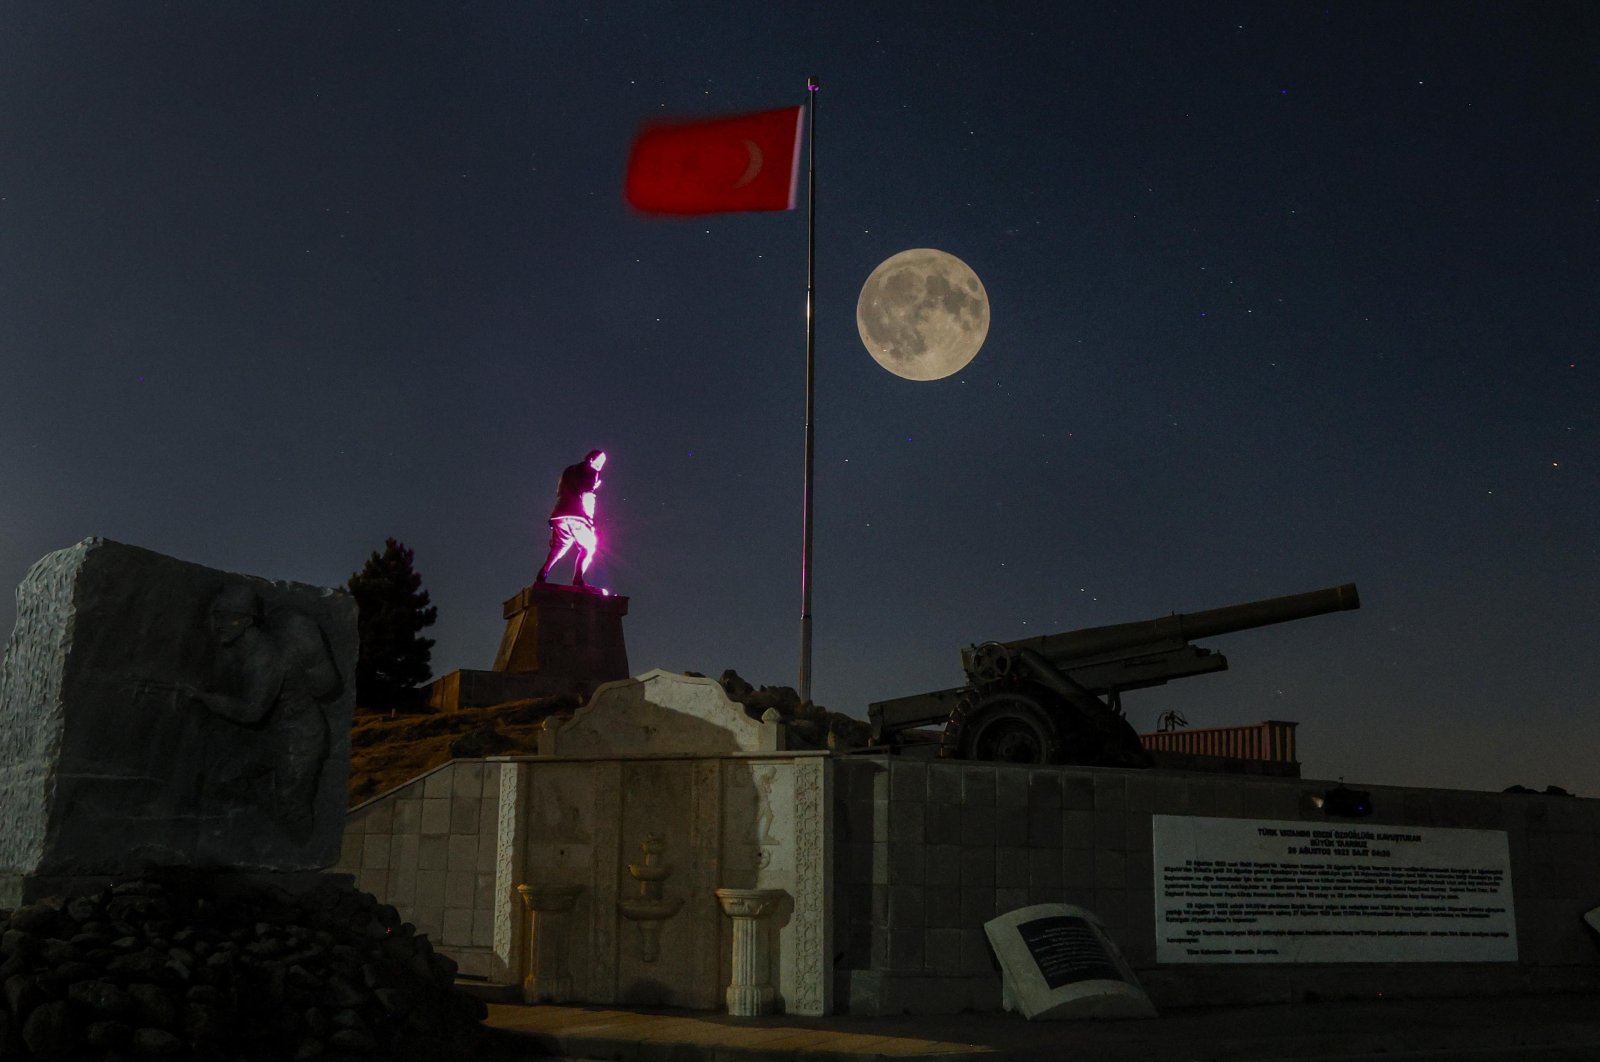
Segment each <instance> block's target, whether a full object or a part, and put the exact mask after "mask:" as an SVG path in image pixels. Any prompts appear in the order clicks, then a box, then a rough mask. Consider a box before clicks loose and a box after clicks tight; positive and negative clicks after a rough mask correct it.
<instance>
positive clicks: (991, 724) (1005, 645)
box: [867, 583, 1361, 767]
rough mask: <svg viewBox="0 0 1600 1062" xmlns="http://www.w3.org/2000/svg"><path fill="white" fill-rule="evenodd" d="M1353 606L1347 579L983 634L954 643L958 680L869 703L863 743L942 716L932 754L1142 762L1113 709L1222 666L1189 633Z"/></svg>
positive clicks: (1146, 761) (886, 740) (890, 739)
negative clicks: (1128, 695) (1122, 616)
mask: <svg viewBox="0 0 1600 1062" xmlns="http://www.w3.org/2000/svg"><path fill="white" fill-rule="evenodd" d="M1360 607H1361V600H1360V598H1359V597H1358V596H1357V594H1356V587H1355V584H1354V583H1346V584H1344V585H1343V586H1335V587H1329V588H1328V589H1326V590H1313V591H1311V592H1310V593H1305V594H1291V595H1289V596H1287V597H1274V598H1268V599H1266V600H1263V601H1248V602H1245V603H1244V604H1240V605H1228V606H1226V607H1224V608H1214V609H1209V610H1207V611H1204V612H1191V613H1189V614H1187V615H1180V614H1178V613H1174V614H1172V615H1170V616H1161V617H1158V618H1156V619H1149V620H1140V621H1138V622H1135V623H1117V624H1112V625H1110V626H1106V627H1085V628H1083V629H1082V630H1076V631H1067V632H1065V633H1063V634H1047V635H1043V636H1040V637H1036V638H1021V639H1018V640H1017V641H1013V642H984V643H982V644H980V645H973V646H968V647H967V648H966V649H963V650H962V651H961V667H962V669H963V670H964V671H965V672H966V673H967V685H965V686H961V687H958V688H956V689H949V690H936V691H934V692H932V693H921V694H916V695H914V696H911V697H897V698H895V699H893V700H887V701H878V702H876V703H874V704H872V705H870V706H869V707H868V709H867V714H868V716H869V718H870V719H871V721H872V743H873V744H874V745H889V746H894V745H899V744H901V743H902V742H903V741H904V740H905V739H906V738H907V736H908V732H909V731H912V730H914V729H916V728H918V727H931V726H936V725H938V724H940V723H943V724H944V731H943V733H942V734H941V736H940V739H939V755H940V756H942V757H949V758H955V759H970V760H1000V761H1002V762H1007V763H1076V764H1090V765H1097V766H1106V767H1148V766H1149V765H1150V756H1149V754H1148V753H1147V752H1146V751H1145V750H1144V747H1143V745H1141V744H1140V742H1139V736H1138V734H1136V733H1135V732H1134V730H1133V727H1131V726H1129V725H1128V721H1127V719H1125V718H1124V717H1123V714H1122V694H1123V692H1124V691H1126V690H1137V689H1145V688H1147V687H1150V686H1161V685H1165V684H1166V683H1167V682H1169V681H1171V680H1172V679H1176V678H1188V677H1190V676H1191V675H1204V674H1209V673H1210V672H1213V671H1225V670H1227V667H1228V660H1227V657H1225V656H1223V655H1222V654H1221V653H1217V652H1214V651H1212V650H1210V649H1206V648H1203V647H1201V646H1198V645H1191V644H1189V643H1190V640H1191V639H1193V638H1206V637H1210V636H1212V635H1217V634H1230V633H1232V632H1234V631H1243V630H1249V629H1251V628H1254V627H1267V626H1271V625H1272V624H1275V623H1288V622H1289V621H1291V620H1297V619H1305V618H1307V617H1310V616H1319V615H1322V614H1323V613H1325V612H1340V611H1343V610H1345V609H1354V608H1360Z"/></svg>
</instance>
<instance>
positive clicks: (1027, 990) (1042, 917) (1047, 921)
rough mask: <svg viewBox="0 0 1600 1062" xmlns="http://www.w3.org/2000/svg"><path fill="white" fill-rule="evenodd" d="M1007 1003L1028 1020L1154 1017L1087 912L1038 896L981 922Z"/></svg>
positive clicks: (1136, 983) (1125, 966)
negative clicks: (1042, 900) (1036, 900)
mask: <svg viewBox="0 0 1600 1062" xmlns="http://www.w3.org/2000/svg"><path fill="white" fill-rule="evenodd" d="M983 931H984V933H986V934H987V935H988V937H989V944H990V946H991V947H993V948H994V953H995V957H996V958H997V959H999V960H1000V970H1001V975H1002V977H1003V979H1004V980H1003V982H1002V997H1003V999H1004V1001H1005V1007H1006V1009H1007V1010H1020V1011H1021V1012H1022V1016H1023V1017H1025V1018H1027V1019H1028V1020H1029V1021H1046V1020H1051V1019H1063V1018H1153V1017H1155V1016H1156V1009H1155V1006H1154V1005H1153V1004H1152V1003H1151V1002H1150V997H1149V996H1147V995H1145V991H1144V989H1143V988H1141V987H1140V986H1139V980H1138V978H1137V977H1135V976H1134V973H1133V969H1132V968H1131V967H1130V966H1129V965H1128V964H1127V962H1126V961H1125V960H1124V959H1123V958H1122V953H1121V952H1119V951H1118V950H1117V946H1116V945H1115V944H1114V943H1112V941H1111V938H1110V937H1109V936H1108V935H1107V934H1106V930H1105V926H1104V925H1102V924H1101V922H1100V920H1099V919H1098V918H1096V917H1095V916H1094V915H1093V914H1092V913H1091V912H1089V911H1086V910H1084V909H1083V908H1082V907H1074V906H1072V905H1071V904H1065V903H1041V904H1034V905H1033V906H1032V907H1021V908H1018V909H1017V910H1015V911H1009V912H1007V913H1006V914H1003V915H1001V916H1000V917H999V918H996V919H993V920H991V921H989V922H985V923H984V926H983Z"/></svg>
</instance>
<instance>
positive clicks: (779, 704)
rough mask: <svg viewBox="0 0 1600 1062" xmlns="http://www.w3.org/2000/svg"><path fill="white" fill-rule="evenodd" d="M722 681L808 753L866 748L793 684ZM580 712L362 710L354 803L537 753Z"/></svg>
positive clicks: (517, 707)
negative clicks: (554, 723) (467, 763)
mask: <svg viewBox="0 0 1600 1062" xmlns="http://www.w3.org/2000/svg"><path fill="white" fill-rule="evenodd" d="M719 681H720V682H721V684H722V688H723V689H724V690H725V691H726V692H727V694H728V696H729V698H730V699H732V700H734V701H737V702H739V703H740V704H742V705H744V709H745V712H746V714H748V715H749V716H750V717H751V718H752V719H760V718H761V717H762V715H763V714H765V713H766V711H767V710H768V709H775V710H776V711H777V712H778V714H779V715H780V716H782V717H783V719H784V720H785V721H786V722H787V723H789V724H790V734H791V736H792V738H794V739H795V740H797V741H798V742H799V743H800V744H801V745H802V746H803V747H810V748H830V747H832V748H837V747H857V746H860V745H864V744H866V734H867V724H866V723H865V722H863V721H862V720H859V719H853V718H851V717H849V716H846V715H841V714H839V713H838V712H830V711H828V710H827V709H826V708H822V707H820V706H818V705H813V704H810V703H805V704H802V703H801V701H800V698H799V697H798V696H797V695H796V694H795V691H794V690H793V689H791V688H790V687H788V686H760V687H756V686H752V685H751V684H750V683H748V682H746V681H744V680H743V679H742V678H740V677H739V676H738V674H737V673H735V672H733V671H724V672H723V673H722V677H721V678H720V679H719ZM577 708H578V701H577V699H576V698H573V697H544V698H535V699H533V700H526V701H513V702H511V703H509V704H502V705H497V706H495V707H493V708H471V709H467V710H464V711H460V712H447V713H436V714H427V715H405V714H399V713H396V714H393V715H390V714H384V713H374V712H359V713H358V714H357V715H356V721H355V726H354V728H353V729H352V731H351V734H350V744H351V755H350V804H351V806H354V805H356V804H359V803H361V802H363V801H366V800H370V799H372V798H373V797H375V796H378V795H380V794H382V793H387V792H388V791H389V790H391V789H395V788H397V787H399V786H402V785H404V784H406V783H407V782H409V781H411V780H412V779H413V778H416V777H417V776H418V775H420V774H422V773H423V772H425V771H428V770H431V769H432V768H434V767H437V766H439V765H440V764H442V763H447V762H449V761H450V760H451V759H452V758H470V757H477V756H501V755H517V754H532V753H534V752H536V751H537V750H538V746H539V730H540V728H541V727H542V726H543V725H544V720H545V719H547V718H548V717H550V716H552V715H560V714H569V715H570V714H571V713H572V712H574V711H576V710H577Z"/></svg>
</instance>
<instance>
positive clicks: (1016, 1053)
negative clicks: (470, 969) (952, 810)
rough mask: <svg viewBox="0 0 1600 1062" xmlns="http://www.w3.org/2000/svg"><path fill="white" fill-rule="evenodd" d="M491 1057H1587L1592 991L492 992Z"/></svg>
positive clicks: (759, 1061) (1599, 1054) (833, 1061)
mask: <svg viewBox="0 0 1600 1062" xmlns="http://www.w3.org/2000/svg"><path fill="white" fill-rule="evenodd" d="M489 1024H490V1025H491V1026H492V1027H494V1028H496V1029H498V1030H501V1033H500V1034H499V1035H498V1037H497V1039H498V1040H499V1041H500V1042H501V1044H502V1048H503V1051H504V1054H503V1055H500V1056H498V1057H503V1058H505V1059H524V1060H531V1059H537V1058H567V1059H615V1060H621V1062H857V1060H865V1059H882V1060H884V1062H909V1060H914V1059H915V1060H927V1062H1010V1060H1016V1062H1034V1060H1039V1062H1043V1060H1054V1059H1072V1060H1084V1062H1088V1060H1093V1062H1198V1060H1217V1062H1222V1060H1240V1062H1246V1060H1248V1062H1267V1060H1272V1059H1298V1060H1311V1059H1317V1060H1321V1062H1334V1060H1340V1059H1344V1060H1349V1059H1370V1058H1376V1057H1381V1058H1383V1059H1384V1060H1385V1062H1398V1060H1401V1059H1417V1060H1423V1059H1428V1060H1439V1059H1453V1058H1460V1059H1463V1060H1488V1059H1503V1060H1511V1059H1516V1060H1518V1062H1555V1060H1561V1062H1578V1060H1600V997H1595V996H1541V997H1534V998H1509V999H1507V998H1497V999H1448V1000H1406V1001H1384V1000H1375V1001H1361V1002H1345V1003H1303V1004H1291V1005H1283V1006H1255V1007H1207V1008H1196V1009H1191V1010H1182V1011H1172V1012H1170V1013H1167V1014H1164V1015H1163V1016H1162V1017H1160V1018H1157V1019H1154V1020H1151V1021H1128V1022H1037V1023H1034V1022H1027V1021H1024V1020H1022V1019H1021V1018H1020V1017H1017V1016H1015V1015H1003V1014H956V1015H934V1016H929V1015H904V1016H898V1017H884V1018H865V1017H851V1016H848V1015H838V1016H834V1017H828V1018H797V1017H790V1016H785V1015H775V1016H771V1017H764V1018H746V1019H735V1018H730V1017H728V1016H727V1015H726V1014H705V1013H697V1012H687V1011H659V1010H653V1011H645V1010H621V1009H611V1008H602V1007H577V1006H567V1007H561V1006H548V1005H546V1006H536V1007H524V1006H513V1005H509V1004H495V1005H491V1006H490V1007H489Z"/></svg>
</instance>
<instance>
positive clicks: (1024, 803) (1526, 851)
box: [833, 757, 1600, 1013]
mask: <svg viewBox="0 0 1600 1062" xmlns="http://www.w3.org/2000/svg"><path fill="white" fill-rule="evenodd" d="M1331 784H1332V783H1329V782H1318V781H1312V780H1302V779H1277V778H1233V777H1222V778H1219V777H1217V776H1216V775H1204V774H1194V773H1167V772H1148V771H1128V770H1114V769H1095V768H1071V767H1059V768H1026V767H998V766H992V765H985V764H963V763H938V762H934V763H930V762H927V761H916V760H910V759H899V758H887V757H847V758H843V759H840V760H836V761H835V793H836V798H835V802H834V807H833V814H834V838H835V845H836V847H835V850H834V866H835V877H834V881H835V886H834V912H835V923H834V935H835V941H836V944H835V947H836V950H837V951H838V952H839V953H840V954H841V955H842V959H841V961H840V963H839V964H838V966H837V968H836V969H837V981H836V985H835V998H836V999H837V1000H838V1006H839V1009H842V1010H849V1011H852V1012H859V1013H897V1012H901V1011H913V1012H916V1011H921V1012H946V1013H953V1012H956V1011H960V1010H963V1009H969V1008H970V1009H977V1010H992V1009H997V1008H998V1007H999V1005H1000V979H999V975H998V973H997V972H996V971H995V969H994V968H993V966H992V965H991V963H992V960H991V958H990V955H989V951H988V947H987V944H986V942H985V939H984V934H983V928H982V926H983V923H984V922H985V921H986V920H988V919H989V918H992V917H994V916H995V915H996V914H999V913H1003V912H1005V911H1008V910H1011V909H1013V908H1016V907H1021V906H1024V905H1027V904H1033V903H1048V902H1064V903H1072V904H1078V905H1080V906H1083V907H1087V908H1089V909H1090V910H1092V911H1094V912H1096V913H1097V914H1098V915H1099V916H1100V918H1101V919H1102V920H1103V921H1104V922H1105V925H1106V927H1107V929H1108V931H1109V932H1110V934H1111V936H1112V937H1113V939H1115V940H1116V942H1117V943H1118V945H1119V946H1120V947H1121V949H1122V951H1123V954H1124V955H1125V956H1126V957H1127V959H1128V960H1129V962H1130V963H1131V964H1132V965H1133V967H1134V968H1135V969H1136V970H1137V972H1138V974H1139V977H1140V978H1141V980H1142V981H1143V983H1144V985H1145V987H1146V988H1147V989H1149V991H1150V993H1151V995H1152V997H1153V998H1154V999H1155V1000H1156V1002H1157V1004H1158V1005H1164V1006H1175V1005H1188V1004H1202V1003H1253V1002H1288V1001H1292V1000H1299V999H1305V998H1308V997H1313V996H1323V997H1340V996H1357V997H1361V996H1375V995H1378V994H1380V993H1381V994H1383V995H1391V996H1396V995H1420V994H1427V995H1460V994H1498V993H1514V992H1541V991H1571V990H1592V989H1595V988H1600V948H1597V947H1596V946H1595V941H1594V940H1592V939H1591V934H1588V933H1587V932H1586V931H1585V930H1584V929H1583V927H1582V925H1581V924H1580V919H1581V915H1582V913H1583V912H1584V911H1585V910H1587V909H1589V908H1592V907H1594V906H1595V905H1596V904H1597V903H1600V801H1595V800H1581V799H1576V798H1568V797H1547V796H1529V795H1502V794H1496V793H1473V792H1459V791H1450V790H1428V789H1405V788H1390V787H1383V788H1375V789H1372V790H1371V795H1372V802H1373V806H1374V809H1375V810H1374V813H1373V815H1372V816H1371V817H1370V818H1368V819H1361V820H1357V821H1359V822H1361V823H1362V824H1368V823H1370V824H1372V825H1378V824H1390V825H1405V826H1425V827H1456V828H1472V829H1481V830H1503V831H1505V832H1506V834H1507V840H1508V844H1509V849H1510V859H1511V876H1512V881H1513V885H1514V890H1515V911H1516V927H1517V937H1518V945H1519V953H1518V954H1519V957H1518V961H1517V962H1516V963H1449V964H1444V963H1403V964H1372V963H1340V964H1301V965H1287V964H1283V965H1279V964H1250V965H1225V964H1216V965H1211V964H1206V965H1183V966H1163V965H1158V964H1157V963H1156V957H1155V922H1154V913H1155V881H1154V873H1155V868H1154V865H1153V852H1152V840H1151V817H1152V815H1157V814H1160V815H1181V816H1204V817H1223V818H1239V819H1260V820H1297V821H1304V822H1307V823H1317V824H1326V823H1328V822H1329V821H1330V820H1329V818H1328V817H1327V816H1326V815H1325V814H1324V813H1323V812H1322V811H1321V810H1319V809H1318V808H1316V807H1315V806H1313V803H1312V798H1313V797H1318V796H1320V795H1321V794H1323V793H1324V792H1325V791H1326V790H1327V789H1328V788H1329V787H1330V785H1331ZM1335 821H1341V824H1344V825H1348V824H1349V823H1350V822H1351V821H1352V820H1335Z"/></svg>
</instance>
